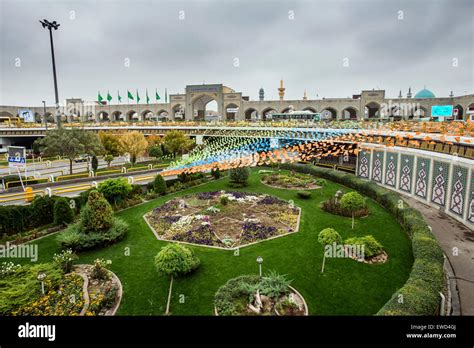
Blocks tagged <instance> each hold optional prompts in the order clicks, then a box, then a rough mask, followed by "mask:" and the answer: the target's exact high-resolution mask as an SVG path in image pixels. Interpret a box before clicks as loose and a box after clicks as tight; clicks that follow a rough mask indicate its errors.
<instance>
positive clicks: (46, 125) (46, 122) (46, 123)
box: [42, 100, 48, 130]
mask: <svg viewBox="0 0 474 348" xmlns="http://www.w3.org/2000/svg"><path fill="white" fill-rule="evenodd" d="M42 102H43V119H44V125H45V127H46V130H48V119H47V118H46V102H45V101H44V100H42Z"/></svg>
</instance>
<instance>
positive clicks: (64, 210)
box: [54, 197, 74, 225]
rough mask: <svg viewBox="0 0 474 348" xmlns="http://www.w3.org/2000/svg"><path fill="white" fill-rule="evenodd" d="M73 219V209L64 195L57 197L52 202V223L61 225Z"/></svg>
mask: <svg viewBox="0 0 474 348" xmlns="http://www.w3.org/2000/svg"><path fill="white" fill-rule="evenodd" d="M73 221H74V211H73V210H72V209H71V207H70V205H69V202H68V201H67V199H66V198H64V197H59V198H57V199H56V202H54V224H55V225H63V224H69V223H71V222H73Z"/></svg>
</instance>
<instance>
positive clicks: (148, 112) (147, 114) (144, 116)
mask: <svg viewBox="0 0 474 348" xmlns="http://www.w3.org/2000/svg"><path fill="white" fill-rule="evenodd" d="M154 116H155V115H154V114H153V112H152V111H151V110H148V109H147V110H144V111H143V112H142V113H141V121H149V120H151V119H153V117H154Z"/></svg>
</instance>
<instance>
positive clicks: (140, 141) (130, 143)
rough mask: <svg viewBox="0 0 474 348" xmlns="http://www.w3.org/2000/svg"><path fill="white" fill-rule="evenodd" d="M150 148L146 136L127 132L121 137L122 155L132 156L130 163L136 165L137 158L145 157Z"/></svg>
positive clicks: (136, 132) (135, 132)
mask: <svg viewBox="0 0 474 348" xmlns="http://www.w3.org/2000/svg"><path fill="white" fill-rule="evenodd" d="M147 148H148V142H147V141H146V139H145V136H144V135H143V134H142V133H140V132H138V131H133V132H127V133H125V134H123V135H122V136H121V137H120V149H121V152H122V153H128V154H129V155H130V162H132V164H135V162H136V161H137V157H138V156H140V155H143V154H144V153H145V151H146V149H147Z"/></svg>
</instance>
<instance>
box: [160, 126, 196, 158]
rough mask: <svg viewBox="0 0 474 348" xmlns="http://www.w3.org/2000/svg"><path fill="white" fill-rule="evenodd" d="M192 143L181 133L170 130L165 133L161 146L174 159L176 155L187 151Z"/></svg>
mask: <svg viewBox="0 0 474 348" xmlns="http://www.w3.org/2000/svg"><path fill="white" fill-rule="evenodd" d="M193 144H194V142H193V141H192V140H191V139H190V138H189V137H188V136H186V135H185V134H184V133H183V132H182V131H179V130H172V131H170V132H168V133H166V135H165V137H164V138H163V145H164V147H165V149H166V150H167V151H168V152H170V153H172V154H173V157H176V154H178V153H183V152H185V151H188V150H189V149H190V148H191V147H192V146H193Z"/></svg>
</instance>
